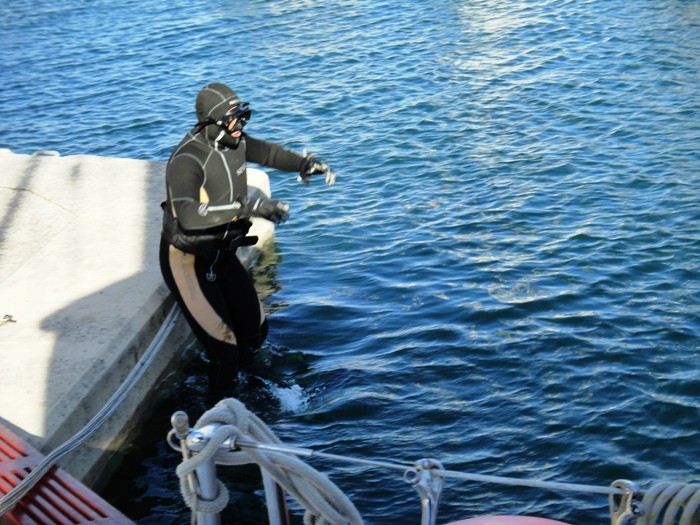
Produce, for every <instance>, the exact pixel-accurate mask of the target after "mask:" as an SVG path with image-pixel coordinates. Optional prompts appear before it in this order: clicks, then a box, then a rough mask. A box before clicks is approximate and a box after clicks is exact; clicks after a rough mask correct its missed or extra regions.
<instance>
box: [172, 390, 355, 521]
mask: <svg viewBox="0 0 700 525" xmlns="http://www.w3.org/2000/svg"><path fill="white" fill-rule="evenodd" d="M212 423H221V424H222V426H221V427H219V428H218V429H217V430H216V431H215V432H214V434H213V436H212V438H211V439H210V440H209V442H208V443H207V445H206V446H205V447H204V448H203V449H202V450H201V451H200V452H199V453H197V454H196V455H195V456H194V457H193V458H191V459H188V460H185V461H183V462H182V463H181V464H180V465H179V466H178V467H177V469H176V472H177V475H178V476H179V477H180V486H181V488H182V487H184V489H183V492H189V487H188V484H187V476H189V475H191V474H192V473H193V472H194V470H195V468H197V466H200V465H202V464H203V463H204V462H205V461H212V460H213V461H214V462H215V463H216V464H220V465H242V464H247V463H256V464H257V465H259V466H260V468H262V469H265V470H266V471H267V472H268V473H269V474H270V476H272V478H273V479H274V480H275V482H276V483H278V484H279V485H280V486H281V487H282V488H283V489H284V490H285V491H286V492H287V493H289V494H290V496H292V497H293V498H294V499H295V500H296V501H297V502H298V503H299V504H300V505H301V506H302V507H303V508H304V509H305V514H304V523H305V525H343V524H347V525H361V524H362V523H363V520H362V517H361V516H360V514H359V512H358V511H357V509H356V508H355V506H354V505H353V504H352V502H351V501H350V500H349V499H348V497H347V496H346V495H345V494H344V493H343V492H342V491H341V490H340V489H339V488H338V487H337V486H336V485H335V484H334V483H333V482H332V481H330V479H328V477H326V476H325V475H324V474H322V473H320V472H318V471H317V470H315V469H313V468H312V467H310V466H308V465H307V464H306V463H304V462H303V461H301V460H299V459H298V458H297V457H295V456H293V455H289V454H285V453H281V452H279V451H274V450H265V449H264V447H260V448H254V447H251V448H246V449H245V450H243V449H241V450H225V449H221V447H220V446H221V444H222V443H224V442H225V441H226V440H227V439H230V438H234V439H235V440H238V439H247V440H250V439H252V440H254V441H255V442H256V443H260V444H261V445H264V444H266V443H267V444H274V445H282V442H281V441H280V440H279V439H278V438H277V436H275V434H274V433H273V432H272V431H271V430H270V429H269V427H268V426H267V425H266V424H265V423H263V421H262V420H260V419H259V418H258V417H257V416H255V415H254V414H252V413H251V412H249V411H248V410H247V409H246V408H245V406H244V405H243V403H241V402H240V401H238V400H236V399H223V400H221V401H220V402H219V403H217V405H216V406H215V407H214V408H212V409H211V410H209V411H208V412H206V413H205V414H204V415H202V417H201V418H200V419H199V420H198V421H197V423H196V425H195V428H202V427H203V426H206V425H208V424H212ZM217 481H218V480H217ZM223 493H226V495H225V497H226V498H228V494H227V489H226V488H225V487H223V486H222V485H221V484H220V485H219V495H218V497H217V500H216V501H217V503H218V501H219V498H222V497H224V496H222V494H223ZM183 495H184V494H183ZM187 498H190V499H186V500H185V501H186V502H188V505H190V507H192V505H193V504H194V501H195V500H194V499H192V498H191V496H190V495H189V494H188V496H187ZM196 503H197V505H198V511H199V512H208V509H207V510H203V508H202V505H203V504H204V505H205V506H209V505H210V504H211V502H203V501H202V500H201V499H197V500H196Z"/></svg>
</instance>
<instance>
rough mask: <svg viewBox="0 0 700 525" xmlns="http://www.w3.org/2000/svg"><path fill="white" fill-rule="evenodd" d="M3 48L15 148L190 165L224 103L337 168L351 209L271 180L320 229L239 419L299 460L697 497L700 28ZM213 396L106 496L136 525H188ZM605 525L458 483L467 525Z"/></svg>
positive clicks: (118, 14) (286, 18) (387, 487)
mask: <svg viewBox="0 0 700 525" xmlns="http://www.w3.org/2000/svg"><path fill="white" fill-rule="evenodd" d="M0 49H2V52H1V53H0V61H1V69H2V80H3V82H2V87H1V88H0V119H1V121H0V124H1V125H0V147H4V148H10V149H12V150H13V151H15V152H21V153H30V152H33V151H36V150H39V149H49V150H57V151H59V152H60V153H61V154H63V155H68V154H81V153H87V154H96V155H105V156H119V157H132V158H138V159H149V160H151V159H155V160H165V159H166V158H167V156H168V154H169V152H170V150H171V148H172V147H173V146H174V145H175V144H176V143H177V142H178V141H179V139H180V137H181V135H182V134H183V133H184V132H185V131H186V130H187V128H188V126H190V125H191V124H192V123H193V122H194V115H193V100H194V96H195V94H196V93H197V91H198V89H199V88H200V87H201V86H202V85H204V84H205V83H207V82H209V81H217V80H218V81H224V82H228V83H230V84H231V85H232V86H234V87H235V89H236V90H237V91H238V92H239V94H240V95H241V96H242V97H243V98H244V99H245V100H250V103H251V106H252V107H253V108H254V110H255V114H254V117H253V120H252V122H251V123H250V125H249V128H248V129H249V133H251V134H252V135H256V136H259V137H261V138H266V139H269V140H274V141H277V142H281V143H284V144H287V145H289V146H290V147H293V148H296V149H299V150H301V149H303V148H309V149H310V150H312V151H315V152H317V154H318V155H319V156H320V157H321V158H323V159H325V160H327V161H328V162H330V163H331V164H332V165H333V166H334V168H335V169H336V171H337V173H338V183H337V185H336V186H335V187H333V188H330V189H329V188H326V187H323V185H322V184H320V183H319V182H320V181H318V182H317V183H316V184H313V185H311V186H303V185H300V184H299V183H297V182H296V181H295V180H294V176H293V175H290V174H283V173H278V172H274V171H272V172H270V175H271V179H272V186H273V192H274V193H275V195H276V196H277V197H278V198H281V199H285V200H287V201H289V202H290V203H291V205H292V208H293V215H292V219H291V220H290V221H289V222H288V223H287V224H285V225H283V226H282V227H280V228H279V229H278V232H277V243H276V247H275V249H274V250H272V251H270V252H269V253H267V254H266V256H265V258H264V259H263V261H262V262H261V266H260V267H259V268H257V269H256V272H255V275H256V279H257V282H258V286H259V288H260V290H261V293H262V294H263V295H264V296H265V306H266V308H267V310H268V312H269V314H270V318H271V323H272V328H271V334H270V340H269V344H268V345H267V347H266V348H265V352H266V354H267V355H270V356H273V357H274V359H273V361H274V362H275V363H276V364H275V367H273V368H274V370H273V373H274V377H273V380H272V381H271V382H268V383H266V384H263V385H260V384H259V383H256V384H255V385H252V384H249V385H246V386H243V387H242V389H241V399H242V400H243V401H244V402H245V403H246V404H247V405H248V406H249V407H250V408H251V409H253V410H255V411H256V412H257V413H259V414H261V415H262V416H263V417H264V419H265V420H266V421H267V422H268V424H269V425H270V426H271V427H272V428H273V430H274V431H275V432H276V433H277V435H278V436H279V437H280V438H281V439H283V440H284V441H286V442H289V443H294V444H299V445H302V446H306V447H311V448H317V449H319V450H323V451H326V452H331V453H334V454H342V455H349V456H358V457H370V458H374V459H389V460H396V461H408V462H412V461H414V460H417V459H419V458H423V457H435V458H437V459H439V460H441V461H442V462H443V463H444V464H445V466H446V467H447V468H449V469H451V470H461V471H466V472H474V473H483V474H496V475H502V476H513V477H519V478H525V479H527V478H536V479H546V480H550V481H567V482H573V483H584V484H591V485H599V486H607V485H609V484H610V483H611V482H612V481H613V480H615V479H618V478H627V479H631V480H634V481H636V482H638V483H640V484H641V485H643V486H645V485H647V484H650V483H652V482H654V481H658V480H675V481H683V482H691V481H697V480H698V478H700V460H699V459H698V458H700V439H698V428H700V425H699V423H700V398H699V396H700V372H698V363H699V362H700V342H699V338H698V337H699V335H700V322H699V319H698V314H699V313H700V311H699V306H700V284H699V283H700V270H699V266H700V264H699V262H698V261H699V259H700V234H699V233H698V232H699V231H700V207H699V206H698V200H699V196H700V195H699V194H700V189H699V188H700V147H699V143H700V93H699V91H698V86H700V3H698V2H697V1H691V0H640V1H638V2H632V3H630V2H627V1H624V2H623V1H619V0H576V1H572V0H571V1H567V0H564V1H541V2H521V1H511V2H503V1H495V0H473V1H466V0H462V1H457V0H453V1H448V0H437V1H430V2H402V1H383V0H380V1H369V0H344V1H343V0H341V1H337V2H323V3H322V2H312V1H301V0H300V1H269V0H268V1H237V2H227V1H224V2H200V1H197V0H195V1H190V2H183V1H180V0H175V1H171V2H157V1H154V0H144V1H140V2H134V1H116V0H97V1H95V2H83V1H77V0H73V1H71V0H68V2H64V3H47V2H41V1H40V2H27V1H23V0H19V1H14V2H9V3H7V2H6V3H3V4H2V6H0ZM155 186H157V184H156V185H155ZM95 198H98V199H104V200H105V207H106V208H109V198H108V196H95ZM154 242H155V241H154ZM203 374H204V373H203V365H202V364H201V363H199V362H198V361H197V360H195V361H194V362H193V363H191V364H190V365H189V366H188V369H187V370H186V371H185V373H184V374H183V376H182V377H179V378H177V382H176V384H175V385H172V384H171V385H166V386H167V387H169V388H170V389H169V390H168V391H167V396H168V397H167V399H166V400H164V401H162V403H161V405H160V407H159V409H158V410H157V411H156V413H155V414H154V416H153V418H152V421H151V423H150V426H149V427H148V428H147V429H146V430H145V432H144V437H143V442H142V443H140V444H139V450H134V451H132V457H131V461H130V462H127V464H126V466H125V467H124V469H122V470H121V471H120V472H119V473H118V474H117V475H115V480H116V481H115V480H113V481H114V483H112V484H110V486H109V487H108V489H107V496H108V497H109V498H110V500H111V501H114V502H115V504H116V505H117V506H119V507H120V508H121V509H123V510H124V511H125V512H126V513H127V514H128V515H130V517H132V518H133V519H134V520H136V521H138V522H139V523H142V524H170V523H185V522H187V520H188V519H189V518H188V516H189V514H188V512H187V510H186V509H185V508H184V507H183V504H182V501H181V499H180V496H179V491H178V486H177V479H176V478H175V475H174V468H175V466H176V465H177V463H178V462H179V458H178V457H177V454H175V453H173V452H171V451H169V449H167V448H166V447H165V445H164V442H163V438H164V436H165V433H166V432H167V430H168V428H169V417H170V414H171V413H172V412H173V411H174V410H177V409H181V408H182V409H185V410H187V411H188V412H189V413H190V417H191V419H192V420H194V419H196V418H198V417H199V415H201V413H202V411H203V410H205V409H206V408H208V404H207V403H208V400H207V399H206V398H205V396H204V390H205V389H204V375H203ZM314 466H316V467H317V468H321V469H322V470H324V471H325V472H327V473H328V474H329V475H330V476H331V478H332V479H333V480H334V481H335V482H336V483H337V484H338V485H339V486H340V487H341V488H342V489H343V491H344V492H345V493H346V494H348V495H349V496H350V497H351V498H352V500H353V501H354V503H355V504H356V506H357V507H358V509H359V510H360V512H361V513H362V515H363V517H364V518H365V520H366V522H367V523H375V524H389V523H401V522H405V523H418V519H419V518H418V517H419V509H420V507H419V502H418V499H417V495H416V494H415V492H414V491H413V489H412V488H411V487H410V486H408V485H407V484H406V483H405V482H404V481H403V480H401V478H400V475H399V474H397V473H396V472H387V471H382V470H375V469H367V468H364V467H363V468H359V467H356V466H345V465H336V464H325V463H324V464H315V465H314ZM225 476H226V479H227V483H228V484H229V486H230V488H231V489H232V491H233V495H232V501H233V503H232V505H231V510H230V511H229V512H228V514H227V515H226V520H227V521H228V522H229V523H257V522H260V520H261V518H260V516H261V514H260V508H261V506H262V496H261V494H260V491H259V489H258V487H257V485H255V484H252V485H251V483H250V482H246V479H247V478H250V477H251V476H252V477H255V470H254V469H251V470H245V469H243V471H242V473H240V472H239V473H238V474H233V473H231V472H230V471H227V472H226V474H225ZM123 485H127V489H126V492H125V491H124V489H123V488H119V487H123ZM607 512H608V511H607V500H606V498H605V497H603V496H597V495H587V494H577V493H563V494H557V493H553V492H549V491H542V490H533V489H524V488H513V487H501V486H496V485H480V484H474V483H459V482H454V481H452V482H448V483H447V486H446V490H445V493H444V494H443V498H442V503H441V507H440V522H441V523H446V522H448V521H450V520H456V519H460V518H466V517H471V516H477V515H482V514H494V513H500V514H517V513H523V514H524V513H528V514H534V515H539V516H548V517H551V518H557V519H562V520H564V521H570V522H571V523H574V524H580V525H584V524H590V523H606V522H607V520H608V517H607ZM297 518H298V516H297Z"/></svg>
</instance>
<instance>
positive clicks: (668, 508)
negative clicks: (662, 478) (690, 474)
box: [637, 482, 700, 525]
mask: <svg viewBox="0 0 700 525" xmlns="http://www.w3.org/2000/svg"><path fill="white" fill-rule="evenodd" d="M642 508H643V509H644V512H643V514H642V516H640V517H639V519H638V520H637V524H638V525H654V524H656V523H658V522H659V519H660V518H662V517H663V522H662V525H672V524H675V523H678V524H679V525H690V524H695V523H698V522H699V521H700V515H699V513H698V509H700V485H693V484H684V483H668V482H662V483H657V484H656V485H654V486H653V487H651V489H649V490H648V491H647V492H646V493H645V495H644V499H643V500H642ZM681 509H683V512H682V513H681V514H680V517H679V516H678V514H679V512H680V511H681ZM679 518H680V519H679Z"/></svg>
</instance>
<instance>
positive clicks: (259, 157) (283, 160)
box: [245, 135, 304, 171]
mask: <svg viewBox="0 0 700 525" xmlns="http://www.w3.org/2000/svg"><path fill="white" fill-rule="evenodd" d="M245 141H246V160H247V161H249V162H255V163H256V164H261V165H263V166H269V167H271V168H275V169H278V170H281V171H299V170H300V169H301V164H302V162H303V160H304V157H303V156H301V155H300V154H299V153H297V152H295V151H292V150H291V149H289V148H285V147H284V146H280V145H279V144H275V143H274V142H266V141H264V140H260V139H256V138H254V137H251V136H250V135H246V137H245Z"/></svg>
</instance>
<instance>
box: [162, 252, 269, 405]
mask: <svg viewBox="0 0 700 525" xmlns="http://www.w3.org/2000/svg"><path fill="white" fill-rule="evenodd" d="M160 266H161V272H162V274H163V278H164V280H165V282H166V284H167V285H168V288H169V289H170V290H171V292H172V293H173V295H174V296H175V298H176V299H177V301H178V303H179V304H180V307H181V308H182V310H183V313H184V315H185V318H186V319H187V321H188V323H189V324H190V326H191V328H192V331H193V332H194V334H195V335H196V336H197V338H198V339H199V341H200V342H201V343H202V346H203V347H204V348H205V350H206V352H207V354H208V356H209V358H210V361H211V366H210V372H209V381H210V388H211V389H212V390H213V391H215V392H216V391H228V390H230V388H231V387H232V386H233V385H234V384H235V381H236V377H237V374H238V370H239V366H240V365H241V364H245V363H247V362H248V361H249V359H250V356H251V355H252V351H253V350H254V349H255V348H257V347H259V346H260V344H262V341H263V340H264V338H265V335H266V332H267V321H266V320H265V316H264V313H263V311H262V307H261V306H260V301H259V299H258V297H257V293H256V292H255V288H254V286H253V282H252V280H251V278H250V275H249V274H248V272H247V271H246V270H245V268H244V267H243V265H242V264H241V263H240V261H239V260H238V258H237V257H236V256H235V254H230V258H229V259H228V260H219V261H217V262H215V263H212V262H210V261H207V260H205V259H202V258H197V257H194V256H193V255H191V254H187V253H184V252H182V251H180V250H178V249H177V248H175V247H174V246H171V245H169V244H168V243H167V242H165V241H161V247H160ZM241 361H242V362H243V363H241Z"/></svg>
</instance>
